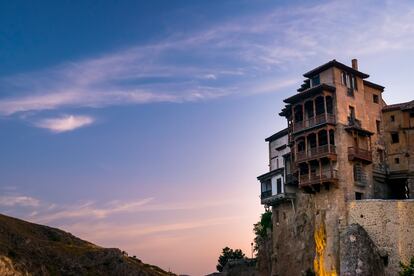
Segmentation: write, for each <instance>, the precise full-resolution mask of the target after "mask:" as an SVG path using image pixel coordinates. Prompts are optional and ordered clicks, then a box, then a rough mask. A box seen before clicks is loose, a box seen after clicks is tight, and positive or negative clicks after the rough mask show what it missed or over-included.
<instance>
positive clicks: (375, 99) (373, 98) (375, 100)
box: [372, 94, 379, 103]
mask: <svg viewBox="0 0 414 276" xmlns="http://www.w3.org/2000/svg"><path fill="white" fill-rule="evenodd" d="M372 101H373V102H374V103H378V102H379V97H378V95H375V94H374V95H372Z"/></svg>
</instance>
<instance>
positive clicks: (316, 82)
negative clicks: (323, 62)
mask: <svg viewBox="0 0 414 276" xmlns="http://www.w3.org/2000/svg"><path fill="white" fill-rule="evenodd" d="M320 83H321V79H320V77H319V75H316V76H314V77H312V87H314V86H317V85H319V84H320Z"/></svg>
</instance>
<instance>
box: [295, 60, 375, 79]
mask: <svg viewBox="0 0 414 276" xmlns="http://www.w3.org/2000/svg"><path fill="white" fill-rule="evenodd" d="M331 67H336V68H339V69H342V70H344V71H347V72H350V73H352V74H354V75H355V76H359V77H361V78H363V79H366V78H368V77H369V75H368V74H365V73H362V72H361V71H358V70H355V69H354V68H352V67H349V66H347V65H345V64H343V63H341V62H339V61H336V60H335V59H333V60H331V61H329V62H327V63H325V64H323V65H321V66H318V67H316V68H315V69H312V70H310V71H309V72H307V73H305V74H303V76H304V77H305V78H311V77H312V76H314V75H316V74H319V73H320V72H322V71H325V70H326V69H329V68H331Z"/></svg>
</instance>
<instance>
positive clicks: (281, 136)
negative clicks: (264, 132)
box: [257, 128, 297, 206]
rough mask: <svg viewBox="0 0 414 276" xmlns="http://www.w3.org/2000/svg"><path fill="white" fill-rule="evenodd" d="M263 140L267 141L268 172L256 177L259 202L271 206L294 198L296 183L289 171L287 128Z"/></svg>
mask: <svg viewBox="0 0 414 276" xmlns="http://www.w3.org/2000/svg"><path fill="white" fill-rule="evenodd" d="M265 141H266V142H268V143H269V172H267V173H265V174H262V175H260V176H259V177H257V179H258V180H259V181H260V184H261V194H260V199H261V203H262V204H264V205H267V206H271V205H275V204H277V203H278V202H283V201H286V200H292V199H294V197H295V194H296V186H297V183H296V179H294V178H293V175H292V172H291V166H292V164H291V159H290V157H291V156H290V148H289V146H288V129H287V128H285V129H283V130H281V131H279V132H277V133H275V134H273V135H272V136H270V137H268V138H266V139H265Z"/></svg>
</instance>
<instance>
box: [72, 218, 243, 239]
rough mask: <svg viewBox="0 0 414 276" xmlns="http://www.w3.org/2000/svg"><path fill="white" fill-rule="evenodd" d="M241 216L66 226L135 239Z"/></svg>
mask: <svg viewBox="0 0 414 276" xmlns="http://www.w3.org/2000/svg"><path fill="white" fill-rule="evenodd" d="M237 219H240V217H237V216H233V217H218V218H199V219H196V220H191V221H182V222H177V223H163V224H154V225H148V224H137V223H134V224H127V225H114V224H113V223H108V222H103V223H93V224H92V223H76V224H71V225H67V226H64V227H65V228H66V229H68V230H70V231H73V232H76V233H83V235H85V236H86V235H88V236H89V235H90V236H91V237H93V239H94V240H105V239H111V238H112V237H113V233H117V235H119V236H121V237H122V239H133V238H137V237H139V236H143V235H151V234H157V233H165V232H175V231H182V230H190V229H196V228H203V227H210V226H215V225H222V224H229V223H232V222H234V221H235V220H237Z"/></svg>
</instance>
